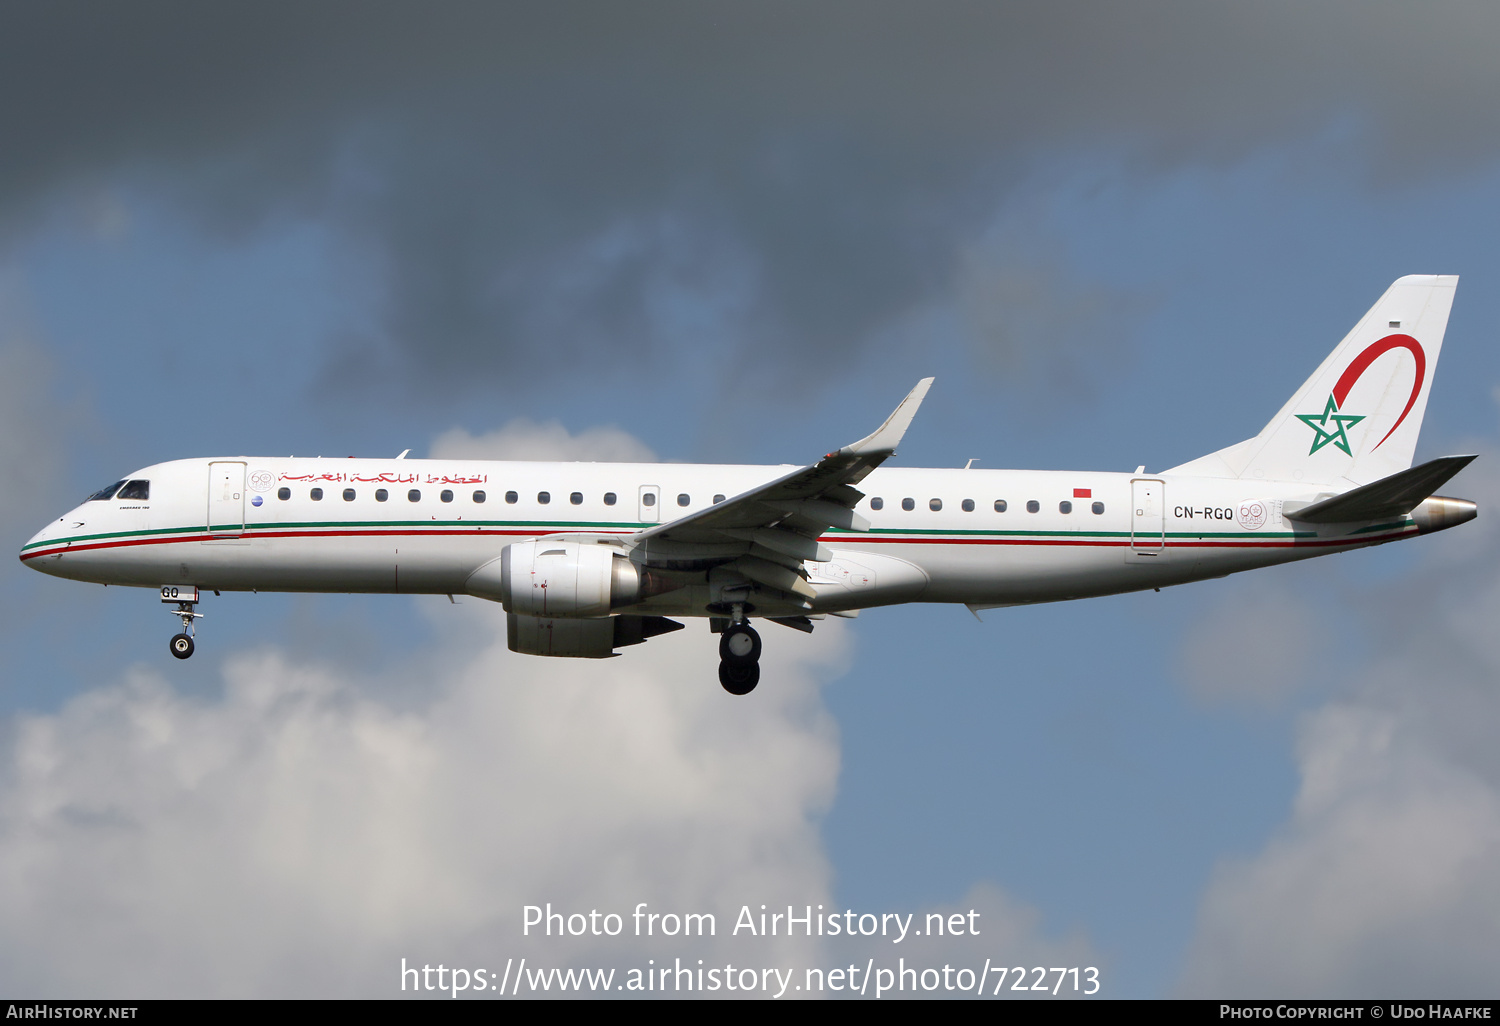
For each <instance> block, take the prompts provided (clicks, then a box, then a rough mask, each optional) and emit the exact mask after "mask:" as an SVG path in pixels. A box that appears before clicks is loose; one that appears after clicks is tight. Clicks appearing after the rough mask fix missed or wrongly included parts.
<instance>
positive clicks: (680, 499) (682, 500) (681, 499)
mask: <svg viewBox="0 0 1500 1026" xmlns="http://www.w3.org/2000/svg"><path fill="white" fill-rule="evenodd" d="M692 501H693V500H692V499H690V498H688V494H687V492H683V493H682V494H681V495H679V496H677V505H679V506H686V505H687V504H688V503H690V502H692Z"/></svg>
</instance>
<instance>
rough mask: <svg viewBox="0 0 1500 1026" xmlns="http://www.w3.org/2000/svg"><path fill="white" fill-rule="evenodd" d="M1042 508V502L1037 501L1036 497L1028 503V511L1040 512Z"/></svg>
mask: <svg viewBox="0 0 1500 1026" xmlns="http://www.w3.org/2000/svg"><path fill="white" fill-rule="evenodd" d="M1041 508H1042V504H1041V503H1040V502H1037V501H1036V500H1035V499H1030V500H1028V501H1027V503H1026V512H1028V513H1036V512H1039V511H1040V510H1041Z"/></svg>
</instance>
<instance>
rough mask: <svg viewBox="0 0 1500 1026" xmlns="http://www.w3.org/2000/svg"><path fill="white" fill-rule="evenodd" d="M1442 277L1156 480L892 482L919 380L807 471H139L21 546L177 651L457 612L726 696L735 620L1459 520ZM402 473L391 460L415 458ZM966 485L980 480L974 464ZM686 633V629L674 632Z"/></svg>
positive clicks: (1158, 570) (518, 642) (1177, 574)
mask: <svg viewBox="0 0 1500 1026" xmlns="http://www.w3.org/2000/svg"><path fill="white" fill-rule="evenodd" d="M1457 282H1458V278H1457V277H1456V276H1452V275H1411V276H1408V277H1404V278H1401V279H1399V280H1397V281H1396V282H1395V283H1394V284H1393V285H1391V287H1390V288H1389V289H1388V290H1387V291H1386V292H1385V294H1384V295H1383V296H1382V297H1381V298H1380V300H1379V301H1378V302H1377V303H1376V304H1375V305H1374V306H1373V307H1372V308H1371V309H1370V311H1369V312H1368V313H1367V314H1366V315H1365V316H1364V318H1363V319H1361V320H1360V322H1359V323H1358V324H1357V325H1356V326H1355V327H1354V329H1353V330H1352V331H1351V332H1350V333H1349V334H1348V335H1347V336H1346V337H1345V338H1344V340H1343V341H1342V342H1340V343H1339V345H1338V346H1337V348H1335V349H1334V350H1333V352H1332V353H1331V354H1330V355H1329V356H1328V357H1327V359H1325V360H1324V361H1323V363H1322V364H1321V365H1320V366H1319V367H1318V369H1317V370H1316V371H1314V372H1313V374H1312V376H1311V377H1309V378H1308V379H1307V381H1306V382H1305V383H1304V384H1303V385H1302V387H1301V388H1300V389H1298V390H1297V392H1296V393H1295V394H1294V395H1293V396H1292V398H1291V399H1290V400H1288V401H1287V403H1286V405H1284V406H1283V407H1282V408H1281V410H1280V412H1278V413H1277V414H1276V416H1275V417H1273V418H1272V419H1271V421H1270V422H1269V423H1268V424H1267V425H1266V426H1265V428H1264V429H1263V430H1261V432H1260V433H1259V434H1257V435H1256V436H1254V437H1253V438H1250V439H1247V440H1245V441H1243V442H1240V443H1238V444H1236V445H1231V446H1229V447H1228V448H1226V449H1221V450H1219V451H1218V452H1214V453H1210V454H1209V455H1206V456H1203V457H1201V458H1199V459H1195V460H1193V461H1191V462H1189V463H1184V464H1182V465H1181V466H1177V467H1173V468H1171V469H1170V470H1165V471H1162V472H1160V473H1156V474H1148V473H1146V470H1145V467H1143V466H1142V467H1137V468H1136V469H1135V471H1134V472H1133V473H1113V472H1086V471H1020V470H981V469H968V468H965V469H912V468H900V467H885V466H883V464H884V463H885V462H886V461H887V460H888V459H889V458H890V457H891V456H893V455H894V454H895V452H896V447H897V445H899V444H900V442H901V439H902V437H903V435H904V434H905V432H906V430H907V427H908V426H909V425H910V424H911V423H912V419H913V417H915V416H916V413H917V408H918V407H919V406H920V405H921V403H922V400H923V398H924V397H925V396H926V394H927V390H928V388H929V386H930V385H931V384H932V381H933V379H932V378H925V379H923V380H922V381H921V382H919V383H918V384H917V386H916V387H915V388H914V389H912V391H911V393H910V394H909V395H907V397H906V398H905V399H904V400H903V401H902V402H901V404H900V405H899V406H898V407H897V408H896V410H895V412H893V413H892V414H891V415H890V416H889V417H888V418H887V419H886V421H885V422H884V423H883V424H882V425H881V426H880V427H879V428H878V429H876V430H875V431H874V432H873V433H872V434H870V435H868V436H866V437H865V438H862V439H860V440H859V441H857V442H855V443H853V444H852V445H846V446H844V447H843V448H841V449H836V450H834V451H832V452H830V453H828V454H827V455H825V456H824V457H823V458H822V459H820V460H818V461H817V462H815V463H812V464H810V465H808V466H802V467H787V466H780V467H775V466H734V465H689V464H632V463H539V462H530V463H528V462H496V461H483V460H469V459H464V460H413V459H406V458H405V457H406V455H407V453H405V452H403V453H402V454H401V455H400V456H397V457H395V458H393V459H355V458H350V459H347V460H344V459H323V458H321V457H320V458H315V459H313V458H301V459H299V458H292V457H288V458H285V459H280V458H259V457H243V456H237V457H223V458H212V459H188V460H175V461H172V462H168V463H159V464H156V465H154V466H149V467H145V468H143V469H141V470H137V471H135V472H134V473H132V474H129V475H128V476H126V477H124V478H121V479H120V480H118V481H116V482H114V483H113V484H111V485H109V486H108V487H106V488H103V489H101V490H99V491H98V492H95V493H94V494H93V495H91V496H89V497H88V498H87V499H86V500H85V501H84V502H83V503H81V504H80V505H79V506H78V507H77V508H75V509H73V510H72V511H71V512H69V513H67V514H66V515H65V516H62V517H59V518H58V519H57V520H56V521H55V522H53V523H51V524H49V525H48V526H46V527H44V528H43V529H42V530H41V531H39V532H38V533H37V534H36V535H35V536H34V537H33V538H32V539H31V540H30V541H28V542H27V543H26V544H25V545H24V546H23V547H22V549H21V553H20V558H21V560H22V562H24V563H25V564H26V565H27V566H30V567H33V568H35V569H37V570H40V571H41V572H43V573H47V574H52V575H54V576H57V577H64V578H69V579H72V580H79V581H89V582H94V583H99V584H105V585H110V584H114V585H127V586H134V587H150V588H155V589H158V590H159V592H160V595H161V601H162V602H164V603H167V604H168V605H171V606H175V608H174V609H171V610H169V611H170V612H173V614H174V615H176V616H178V617H180V619H181V622H182V631H181V633H179V634H177V635H175V636H173V637H172V639H171V643H170V647H171V652H172V654H173V655H174V656H176V657H178V658H179V659H186V658H188V657H189V656H191V655H192V654H193V650H194V637H195V635H196V629H195V621H196V619H198V618H200V617H202V616H203V614H202V613H200V612H197V611H196V606H197V605H198V604H199V602H200V601H201V599H202V596H203V592H205V591H212V592H214V593H215V594H219V593H220V592H222V591H286V592H381V593H392V594H437V595H448V596H449V597H450V598H452V596H454V595H458V594H462V595H470V596H475V597H477V598H481V599H488V600H491V601H495V602H499V603H501V604H502V606H503V607H504V608H505V611H506V613H507V636H508V643H509V647H510V648H511V650H513V651H515V652H520V653H524V654H529V655H536V656H564V657H582V658H606V657H609V656H614V655H619V654H620V653H619V652H618V651H616V650H617V649H620V648H625V647H628V646H632V645H636V644H640V643H642V642H644V641H646V640H648V639H650V638H652V637H655V636H657V635H661V634H665V633H668V632H670V631H675V630H679V629H681V628H682V627H683V626H684V624H683V623H681V622H680V619H681V618H688V617H699V618H707V620H708V625H709V629H710V631H711V632H712V633H714V634H718V635H719V656H720V663H719V681H720V683H721V684H722V686H723V687H724V689H725V690H726V691H728V692H730V693H731V694H734V695H744V694H748V693H749V692H750V691H752V690H753V689H754V688H755V687H756V684H757V683H758V682H759V680H760V666H759V659H760V654H761V647H762V646H761V638H760V635H759V633H758V632H757V631H756V630H755V628H754V627H753V626H752V625H751V620H752V619H759V620H762V621H767V622H771V623H777V624H782V625H784V626H787V627H791V628H795V629H797V630H801V631H811V630H812V629H813V627H814V625H815V623H816V621H818V620H822V619H823V618H825V617H827V616H843V617H852V616H856V615H858V613H859V611H860V610H861V609H867V608H871V607H876V606H887V605H892V604H896V603H905V602H946V603H956V604H963V605H965V606H967V607H968V608H969V609H970V610H971V611H973V612H974V614H975V615H976V616H977V615H978V613H979V611H980V610H984V609H993V608H999V607H1004V606H1014V605H1023V604H1029V603H1036V602H1056V601H1062V600H1066V599H1078V598H1086V597H1091V596H1097V595H1110V594H1117V593H1121V592H1130V591H1142V590H1145V589H1151V588H1154V589H1158V590H1159V589H1161V588H1163V587H1166V586H1168V585H1177V584H1184V583H1187V582H1190V581H1199V580H1205V579H1208V578H1215V577H1223V576H1226V575H1228V574H1231V573H1236V572H1239V571H1242V570H1249V569H1253V568H1256V567H1263V566H1270V565H1273V564H1278V563H1285V562H1289V561H1292V560H1297V559H1306V558H1309V557H1312V556H1321V555H1327V554H1329V553H1334V552H1347V551H1349V550H1351V549H1358V548H1364V547H1367V546H1371V545H1381V544H1384V543H1387V542H1392V541H1397V540H1401V539H1405V538H1411V537H1414V536H1416V535H1420V534H1430V533H1432V532H1435V531H1441V530H1446V529H1447V528H1450V527H1454V526H1456V525H1458V524H1461V523H1465V522H1466V521H1468V520H1471V519H1473V518H1474V517H1475V515H1476V514H1477V511H1478V510H1477V506H1476V505H1475V503H1473V502H1470V501H1468V500H1465V499H1455V498H1445V497H1442V496H1438V495H1435V494H1434V493H1435V492H1436V490H1437V489H1438V488H1440V487H1441V486H1442V485H1443V484H1444V483H1446V482H1447V481H1448V480H1449V479H1450V478H1451V477H1453V476H1454V475H1455V474H1457V473H1458V472H1459V471H1460V470H1462V469H1463V468H1464V467H1465V466H1466V465H1467V464H1468V463H1469V462H1470V461H1471V460H1473V459H1474V458H1475V457H1474V456H1472V455H1468V456H1446V457H1442V458H1440V459H1435V460H1431V461H1429V462H1426V463H1423V464H1420V465H1418V466H1412V454H1413V452H1414V450H1415V447H1416V442H1417V434H1418V432H1419V430H1420V429H1421V424H1422V418H1423V415H1424V413H1425V412H1426V408H1427V397H1428V393H1429V391H1430V390H1431V387H1432V372H1433V369H1434V367H1435V366H1436V364H1437V358H1438V354H1439V350H1440V349H1441V346H1442V341H1443V335H1444V332H1445V330H1446V327H1447V322H1448V313H1449V310H1450V308H1451V306H1452V302H1453V294H1454V290H1455V288H1456V286H1457ZM409 451H410V450H408V452H409ZM971 463H972V461H971ZM673 617H677V618H679V619H673Z"/></svg>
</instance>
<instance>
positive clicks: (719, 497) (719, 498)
mask: <svg viewBox="0 0 1500 1026" xmlns="http://www.w3.org/2000/svg"><path fill="white" fill-rule="evenodd" d="M723 501H724V496H723V495H722V494H720V495H715V496H714V505H715V506H717V505H718V504H719V503H721V502H723Z"/></svg>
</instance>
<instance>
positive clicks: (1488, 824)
mask: <svg viewBox="0 0 1500 1026" xmlns="http://www.w3.org/2000/svg"><path fill="white" fill-rule="evenodd" d="M1487 448H1488V447H1487ZM1444 490H1445V491H1446V492H1449V493H1451V494H1459V495H1470V496H1473V497H1475V498H1476V499H1478V500H1479V501H1480V504H1481V508H1493V500H1495V499H1496V498H1500V476H1497V475H1496V474H1495V473H1494V472H1492V471H1490V470H1489V469H1488V468H1476V469H1474V470H1470V471H1468V472H1466V473H1465V474H1464V476H1463V478H1462V479H1461V481H1460V482H1455V483H1454V484H1453V485H1450V486H1449V487H1448V488H1446V489H1444ZM1408 544H1417V545H1423V546H1426V547H1427V556H1426V558H1424V560H1423V566H1424V569H1423V570H1421V571H1418V572H1414V573H1412V574H1410V575H1408V576H1407V577H1406V578H1404V579H1398V580H1391V581H1385V582H1382V584H1381V587H1380V588H1379V589H1378V590H1376V591H1374V592H1368V591H1367V594H1366V601H1364V602H1362V603H1353V604H1351V606H1350V612H1351V614H1353V615H1357V616H1360V617H1363V618H1364V619H1366V620H1367V623H1366V624H1365V625H1364V627H1363V630H1364V631H1365V632H1367V633H1368V636H1369V637H1371V638H1373V639H1375V643H1374V650H1373V652H1372V653H1371V654H1370V656H1369V657H1368V658H1367V659H1366V660H1365V661H1363V662H1361V663H1355V664H1349V665H1345V666H1343V667H1341V669H1342V671H1343V673H1342V676H1344V677H1345V678H1346V691H1345V694H1344V695H1343V696H1341V697H1340V698H1338V699H1336V700H1332V701H1329V702H1327V703H1326V704H1324V705H1323V706H1322V707H1320V708H1318V709H1315V710H1313V711H1310V712H1308V713H1306V714H1304V715H1303V716H1302V717H1301V720H1300V727H1299V732H1298V736H1299V741H1298V749H1297V762H1298V767H1299V770H1300V773H1301V786H1300V788H1299V791H1298V794H1297V797H1296V801H1295V803H1294V805H1293V808H1292V810H1291V812H1290V816H1289V818H1288V820H1287V821H1286V822H1285V823H1284V824H1282V825H1281V826H1280V827H1279V828H1278V829H1277V830H1276V831H1275V832H1274V834H1273V836H1272V837H1271V838H1270V839H1269V840H1268V841H1267V843H1266V844H1265V846H1264V848H1263V849H1262V850H1261V851H1259V852H1258V853H1256V854H1255V855H1253V856H1251V857H1249V858H1243V859H1232V860H1226V861H1225V862H1223V863H1222V864H1220V866H1219V867H1218V868H1217V870H1216V872H1215V874H1214V877H1213V879H1212V881H1211V883H1210V885H1209V887H1208V889H1207V891H1206V893H1205V895H1204V897H1203V900H1202V904H1201V906H1200V910H1199V923H1198V935H1197V937H1196V938H1195V939H1194V941H1193V942H1192V944H1191V946H1190V949H1189V952H1190V953H1189V955H1188V958H1187V962H1186V969H1185V975H1184V981H1183V989H1184V990H1185V991H1186V992H1187V993H1189V994H1194V995H1205V996H1214V997H1251V996H1262V995H1277V996H1282V997H1297V996H1306V997H1364V998H1377V997H1428V996H1443V997H1467V996H1474V997H1484V996H1489V995H1491V994H1493V991H1494V967H1495V965H1496V964H1497V962H1500V876H1497V875H1496V873H1495V871H1494V867H1495V866H1496V865H1497V864H1500V756H1497V754H1496V751H1495V746H1494V724H1495V723H1496V722H1500V688H1497V687H1496V684H1497V673H1500V639H1497V637H1496V634H1495V632H1494V630H1493V625H1494V623H1495V622H1496V621H1497V619H1500V587H1497V586H1496V583H1495V582H1496V580H1500V540H1497V536H1496V533H1495V532H1494V531H1493V530H1490V529H1488V528H1486V527H1485V526H1484V522H1483V518H1481V521H1480V522H1478V523H1476V524H1472V525H1465V526H1463V527H1460V528H1458V529H1457V530H1455V531H1454V532H1452V533H1451V534H1445V535H1441V536H1439V537H1437V538H1433V539H1430V540H1428V539H1424V540H1420V541H1417V542H1414V543H1408ZM1325 626H1328V627H1332V626H1334V625H1333V624H1332V623H1329V624H1325Z"/></svg>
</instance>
